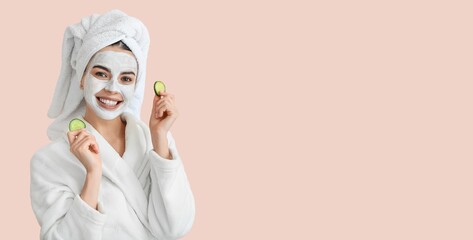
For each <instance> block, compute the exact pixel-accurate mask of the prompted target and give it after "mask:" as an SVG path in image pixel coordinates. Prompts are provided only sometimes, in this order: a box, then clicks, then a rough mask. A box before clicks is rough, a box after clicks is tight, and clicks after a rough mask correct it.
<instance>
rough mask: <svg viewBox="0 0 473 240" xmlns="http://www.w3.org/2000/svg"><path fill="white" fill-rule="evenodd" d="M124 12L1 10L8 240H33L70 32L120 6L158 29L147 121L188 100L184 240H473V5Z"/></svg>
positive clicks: (178, 5) (98, 7)
mask: <svg viewBox="0 0 473 240" xmlns="http://www.w3.org/2000/svg"><path fill="white" fill-rule="evenodd" d="M117 2H118V1H100V2H94V3H87V2H85V1H84V2H82V3H80V4H77V3H76V4H73V3H71V2H69V1H29V2H25V1H14V2H11V3H9V5H8V6H2V7H1V8H2V14H1V15H0V18H1V19H0V20H1V21H0V24H1V25H0V27H1V29H2V37H1V40H0V41H1V42H0V43H1V48H2V49H1V61H2V62H1V69H2V73H3V74H2V81H1V82H2V83H1V89H2V94H0V100H1V102H2V112H3V114H2V116H3V117H2V118H1V126H3V130H2V134H1V135H2V138H1V141H2V153H3V156H2V160H1V164H2V166H1V174H0V189H1V197H0V201H1V204H0V212H1V215H0V220H1V226H2V227H1V229H2V230H1V232H2V239H38V236H39V226H38V224H37V222H36V219H35V217H34V215H33V212H32V209H31V205H30V199H29V161H30V158H31V156H32V155H33V153H34V152H35V151H36V150H37V149H39V148H40V147H42V146H44V145H45V144H47V142H48V139H47V136H46V128H47V126H48V125H49V123H50V122H51V120H50V119H48V118H47V116H46V113H47V110H48V108H49V104H50V101H51V98H52V94H53V91H54V87H55V84H56V80H57V77H58V75H59V68H60V60H61V58H60V56H61V44H62V37H63V33H64V29H65V28H66V26H68V25H70V24H73V23H76V22H78V21H79V20H80V19H81V18H82V17H84V16H87V15H90V14H92V13H104V12H106V11H108V10H110V9H113V8H118V9H121V10H123V11H125V12H126V13H128V14H129V15H132V16H135V17H138V18H139V19H141V20H142V21H143V22H144V23H145V25H147V26H148V28H149V31H150V34H151V40H152V41H151V48H150V52H149V62H148V69H147V71H148V82H147V87H148V89H149V90H148V92H147V93H146V96H145V104H144V106H143V114H142V117H143V120H144V121H145V122H147V120H148V116H149V112H150V105H151V102H152V96H153V91H152V90H151V89H152V88H151V86H152V82H154V81H155V80H158V79H160V80H164V81H165V82H166V83H167V86H168V90H169V92H172V93H174V94H175V95H176V97H177V101H178V102H177V103H178V108H179V110H180V112H181V116H180V118H179V119H178V120H177V122H176V123H175V125H174V126H173V128H172V131H173V133H174V135H175V138H176V141H177V144H178V147H179V149H180V152H181V155H182V157H183V159H184V162H185V166H186V169H187V173H188V175H189V179H190V181H191V185H192V188H193V191H194V194H195V197H196V204H197V218H196V222H195V225H194V227H193V229H192V231H191V232H190V233H189V234H188V235H187V236H186V237H185V238H184V239H364V240H368V239H373V240H379V239H383V240H384V239H455V240H459V239H473V232H472V231H471V229H472V226H473V194H472V187H473V186H472V180H473V174H472V167H473V162H472V161H473V153H472V148H471V146H472V143H473V128H472V126H473V125H472V123H473V121H472V120H473V119H472V118H473V114H472V104H471V103H472V100H473V99H472V97H473V94H472V87H473V81H472V73H473V71H472V59H473V54H472V50H473V49H472V46H473V34H472V25H471V23H472V22H473V15H472V14H471V13H472V12H471V10H472V7H473V6H472V4H467V2H470V1H418V0H416V1H390V2H391V3H386V2H387V1H325V2H330V3H313V2H315V1H295V0H292V1H262V0H257V1H256V0H252V1H232V2H230V1H207V0H202V1H161V2H159V3H153V4H151V3H150V2H151V1H149V2H145V1H128V2H126V3H125V2H120V3H117ZM355 2H356V3H355ZM380 2H385V3H380ZM2 5H5V4H2Z"/></svg>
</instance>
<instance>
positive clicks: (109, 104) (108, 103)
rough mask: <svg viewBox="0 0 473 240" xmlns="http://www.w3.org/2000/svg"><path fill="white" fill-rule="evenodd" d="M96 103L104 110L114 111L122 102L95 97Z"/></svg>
mask: <svg viewBox="0 0 473 240" xmlns="http://www.w3.org/2000/svg"><path fill="white" fill-rule="evenodd" d="M97 100H98V103H99V105H100V106H101V107H103V108H105V109H110V110H113V109H116V108H118V107H119V106H120V105H121V103H123V101H118V100H115V99H110V98H102V97H97Z"/></svg>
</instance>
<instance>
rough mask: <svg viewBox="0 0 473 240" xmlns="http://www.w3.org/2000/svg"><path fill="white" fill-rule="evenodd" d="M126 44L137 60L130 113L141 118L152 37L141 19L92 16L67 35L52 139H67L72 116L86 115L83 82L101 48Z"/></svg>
mask: <svg viewBox="0 0 473 240" xmlns="http://www.w3.org/2000/svg"><path fill="white" fill-rule="evenodd" d="M120 40H121V41H123V42H124V43H125V44H126V45H127V46H128V47H129V48H130V49H131V51H132V52H133V54H134V55H135V57H136V59H137V61H138V75H137V82H136V89H135V97H134V99H133V100H132V101H131V102H130V105H129V107H128V109H127V110H126V111H127V112H130V113H132V114H133V115H135V116H136V117H138V118H139V116H140V111H141V104H142V102H143V95H144V87H145V79H146V61H147V56H148V49H149V34H148V30H147V28H146V26H145V25H144V24H143V23H142V22H141V21H140V20H138V19H136V18H133V17H130V16H127V15H126V14H125V13H123V12H121V11H119V10H112V11H110V12H108V13H105V14H103V15H98V14H93V15H91V16H89V17H85V18H83V19H82V20H81V22H80V23H77V24H73V25H70V26H69V27H67V28H66V31H65V33H64V41H63V45H62V64H61V72H60V75H59V80H58V82H57V85H56V90H55V93H54V96H53V100H52V102H51V106H50V107H49V112H48V116H49V117H50V118H55V121H54V122H53V123H52V124H51V125H50V126H49V128H48V136H49V139H51V140H55V139H56V138H58V137H61V136H64V134H65V133H66V131H67V124H68V123H69V121H70V119H71V118H73V117H80V116H83V115H84V113H85V102H84V100H83V99H84V96H83V92H82V90H81V89H80V81H81V79H82V75H83V73H84V71H85V68H86V67H87V64H88V62H89V60H90V59H91V58H92V56H93V55H94V54H95V53H96V52H97V51H99V50H100V49H102V48H104V47H106V46H108V45H110V44H113V43H115V42H118V41H120Z"/></svg>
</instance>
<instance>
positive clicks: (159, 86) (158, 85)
mask: <svg viewBox="0 0 473 240" xmlns="http://www.w3.org/2000/svg"><path fill="white" fill-rule="evenodd" d="M161 92H166V85H164V83H163V82H161V81H156V82H154V93H155V94H156V96H159V93H161Z"/></svg>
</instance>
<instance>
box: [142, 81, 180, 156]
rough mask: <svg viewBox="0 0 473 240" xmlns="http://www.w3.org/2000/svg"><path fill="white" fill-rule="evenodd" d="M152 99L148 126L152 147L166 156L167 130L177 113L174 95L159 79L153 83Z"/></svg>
mask: <svg viewBox="0 0 473 240" xmlns="http://www.w3.org/2000/svg"><path fill="white" fill-rule="evenodd" d="M154 93H155V96H154V99H153V107H152V110H151V116H150V119H149V128H150V131H151V138H152V140H153V146H154V149H155V150H156V149H160V151H162V152H158V154H159V155H161V156H164V157H166V156H167V155H168V154H166V151H165V150H163V149H166V150H167V145H168V143H167V132H168V131H169V129H170V128H171V126H172V124H173V123H174V121H175V120H176V119H177V117H178V115H179V113H178V111H177V107H176V104H175V99H174V95H172V94H170V93H169V92H167V91H166V85H165V84H164V83H163V82H161V81H156V82H155V83H154Z"/></svg>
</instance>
